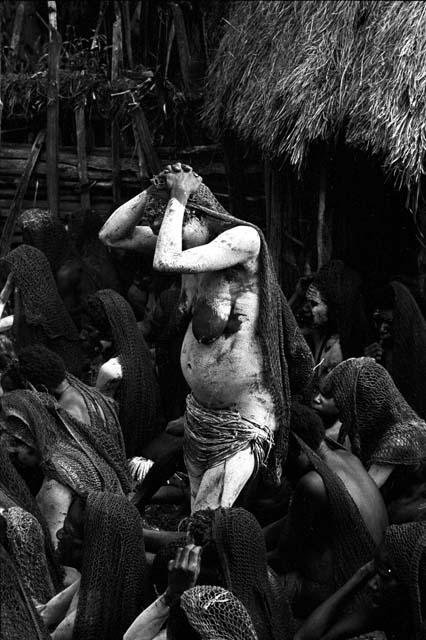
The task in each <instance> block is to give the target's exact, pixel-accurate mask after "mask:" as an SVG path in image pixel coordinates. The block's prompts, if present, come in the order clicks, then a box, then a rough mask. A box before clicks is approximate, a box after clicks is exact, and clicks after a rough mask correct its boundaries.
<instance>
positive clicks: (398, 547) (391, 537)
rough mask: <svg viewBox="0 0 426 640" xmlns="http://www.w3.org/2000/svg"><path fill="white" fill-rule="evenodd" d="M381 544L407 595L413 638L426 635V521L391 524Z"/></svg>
mask: <svg viewBox="0 0 426 640" xmlns="http://www.w3.org/2000/svg"><path fill="white" fill-rule="evenodd" d="M383 546H384V548H385V550H386V551H387V557H388V558H389V561H390V563H391V567H392V569H393V571H394V572H395V574H396V577H397V580H398V582H399V583H400V585H401V586H402V587H403V588H404V590H406V592H407V593H408V596H409V601H410V608H411V616H412V621H413V625H414V633H415V638H416V640H424V638H426V622H425V611H426V601H425V594H426V554H425V550H426V522H410V523H407V524H402V525H392V526H390V527H388V529H387V530H386V533H385V539H384V541H383Z"/></svg>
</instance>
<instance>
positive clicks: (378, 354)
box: [365, 281, 426, 418]
mask: <svg viewBox="0 0 426 640" xmlns="http://www.w3.org/2000/svg"><path fill="white" fill-rule="evenodd" d="M373 298H374V300H373V309H374V311H373V323H374V327H375V333H376V336H375V342H373V343H372V344H370V345H369V346H368V347H366V349H365V355H366V356H370V357H372V358H374V359H375V360H376V362H379V363H380V364H381V365H382V366H383V367H385V369H386V370H387V371H388V373H389V374H390V375H391V376H392V379H393V381H394V382H395V385H396V386H397V388H398V389H399V391H400V392H401V393H402V395H403V396H404V398H405V399H406V400H407V402H408V404H409V405H410V406H411V407H413V409H414V411H416V413H418V415H419V416H420V417H421V418H425V417H426V382H425V380H426V321H425V319H424V317H423V314H422V312H421V311H420V308H419V306H418V304H417V302H416V300H415V299H414V296H413V295H412V294H411V293H410V291H409V290H408V289H407V287H405V286H404V285H403V284H401V282H396V281H394V282H391V283H390V284H389V285H388V286H387V287H385V288H384V289H381V290H379V291H376V293H375V295H374V296H373Z"/></svg>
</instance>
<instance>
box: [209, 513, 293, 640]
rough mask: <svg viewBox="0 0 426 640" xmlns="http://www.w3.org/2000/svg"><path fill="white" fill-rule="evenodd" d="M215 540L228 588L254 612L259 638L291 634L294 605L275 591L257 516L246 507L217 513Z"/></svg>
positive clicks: (282, 639) (268, 639)
mask: <svg viewBox="0 0 426 640" xmlns="http://www.w3.org/2000/svg"><path fill="white" fill-rule="evenodd" d="M213 541H214V544H215V546H216V549H217V553H218V556H219V562H220V568H221V572H222V575H223V578H224V585H225V587H226V588H227V589H228V590H229V591H231V593H233V595H234V596H235V597H236V598H238V600H239V601H240V602H241V603H242V605H243V606H244V607H245V608H246V610H247V611H249V612H250V617H251V619H252V621H253V625H254V628H255V630H256V633H257V636H258V638H259V640H273V639H274V640H285V639H286V638H290V637H291V627H292V616H291V611H290V605H289V603H288V602H287V600H286V599H285V598H284V594H283V595H282V597H281V598H278V597H277V594H276V593H273V591H272V588H271V585H270V582H269V576H268V565H267V558H266V546H265V539H264V536H263V532H262V529H261V527H260V525H259V523H258V522H257V520H256V518H255V517H254V516H253V515H252V514H251V513H249V512H248V511H246V510H245V509H241V508H236V509H222V508H219V509H217V510H216V512H215V516H214V523H213Z"/></svg>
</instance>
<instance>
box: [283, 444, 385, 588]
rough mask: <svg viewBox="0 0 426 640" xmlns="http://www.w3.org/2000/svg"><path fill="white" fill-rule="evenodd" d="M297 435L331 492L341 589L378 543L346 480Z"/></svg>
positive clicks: (335, 557)
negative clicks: (365, 521) (347, 486)
mask: <svg viewBox="0 0 426 640" xmlns="http://www.w3.org/2000/svg"><path fill="white" fill-rule="evenodd" d="M293 435H294V437H295V438H296V440H297V442H298V443H299V445H300V447H301V448H302V451H304V453H305V454H306V455H307V457H308V459H309V461H310V463H311V464H312V466H313V468H314V469H315V471H316V472H317V473H318V474H319V475H320V476H321V479H322V481H323V483H324V486H325V488H326V491H327V497H328V508H329V514H330V515H329V517H330V523H331V531H332V534H331V541H330V547H331V549H332V553H333V574H334V583H335V584H334V587H335V589H336V590H337V589H339V588H340V587H341V586H342V585H344V584H345V582H347V581H348V580H349V578H350V577H351V576H353V574H354V573H355V572H356V571H357V570H358V569H359V568H360V567H362V566H363V565H364V564H366V563H367V562H369V561H370V560H372V558H373V556H374V553H375V550H376V544H375V542H374V540H373V538H372V536H371V534H370V532H369V530H368V529H367V526H366V524H365V523H364V520H363V518H362V516H361V514H360V512H359V509H358V507H357V505H356V504H355V502H354V500H353V499H352V496H351V495H350V493H349V492H348V490H347V489H346V487H345V485H344V483H343V481H342V480H341V479H340V478H339V476H338V475H337V474H336V473H334V472H333V471H332V470H331V469H330V468H329V467H328V466H327V464H326V463H325V462H324V460H322V459H321V458H320V456H319V455H318V454H317V453H315V452H314V451H313V450H312V449H311V448H310V447H309V446H308V445H307V444H306V443H305V442H304V441H303V440H302V439H301V438H299V436H298V435H297V434H293ZM301 553H303V543H302V549H301Z"/></svg>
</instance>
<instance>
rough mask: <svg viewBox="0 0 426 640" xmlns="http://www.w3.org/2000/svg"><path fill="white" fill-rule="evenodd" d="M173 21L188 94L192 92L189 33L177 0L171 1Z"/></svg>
mask: <svg viewBox="0 0 426 640" xmlns="http://www.w3.org/2000/svg"><path fill="white" fill-rule="evenodd" d="M170 6H171V9H172V13H173V22H174V25H175V29H176V42H177V48H178V53H179V65H180V72H181V74H182V81H183V86H184V89H185V93H186V94H187V96H188V97H189V96H191V94H192V85H191V53H190V49H189V43H188V35H187V33H186V28H185V20H184V17H183V13H182V9H181V8H180V6H179V5H178V4H176V2H172V3H171V5H170Z"/></svg>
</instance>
